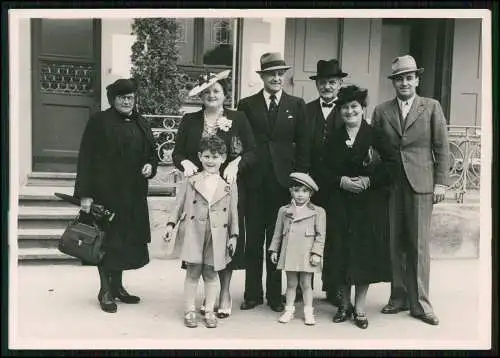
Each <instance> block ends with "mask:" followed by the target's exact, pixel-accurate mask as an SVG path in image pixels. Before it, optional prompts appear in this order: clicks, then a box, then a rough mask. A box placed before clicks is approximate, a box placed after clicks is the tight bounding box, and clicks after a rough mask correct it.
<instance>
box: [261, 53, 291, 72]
mask: <svg viewBox="0 0 500 358" xmlns="http://www.w3.org/2000/svg"><path fill="white" fill-rule="evenodd" d="M290 68H292V66H287V65H286V63H285V60H284V59H283V56H281V54H280V53H279V52H267V53H265V54H263V55H262V56H261V57H260V71H256V72H257V73H262V72H267V71H275V70H288V69H290Z"/></svg>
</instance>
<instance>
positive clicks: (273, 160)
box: [238, 53, 310, 312]
mask: <svg viewBox="0 0 500 358" xmlns="http://www.w3.org/2000/svg"><path fill="white" fill-rule="evenodd" d="M260 66H261V68H260V71H257V72H258V73H259V75H260V77H261V79H262V82H263V84H264V88H263V90H261V91H259V92H258V93H256V94H254V95H252V96H250V97H246V98H243V99H242V100H241V101H240V103H239V104H238V110H239V111H243V112H245V114H246V116H247V118H248V120H249V122H250V125H251V127H252V130H253V134H254V137H255V142H256V144H257V148H256V155H257V161H256V165H255V167H254V168H253V170H252V171H251V172H250V173H249V175H248V180H247V183H248V188H247V190H248V193H247V198H248V199H247V222H246V229H247V232H246V235H247V236H246V249H245V250H246V251H245V256H246V260H245V261H246V277H245V295H244V301H243V303H242V304H241V309H243V310H247V309H252V308H254V307H255V306H257V305H259V304H262V303H263V289H262V271H263V257H264V243H265V244H266V247H265V248H266V253H267V249H268V248H269V245H270V243H271V239H272V237H273V233H274V226H275V223H276V218H277V214H278V210H279V208H280V207H281V206H282V205H285V204H286V203H288V202H289V201H290V196H289V192H288V189H287V188H288V184H289V175H290V173H291V172H293V171H300V172H308V170H309V160H310V153H309V147H310V135H309V132H310V130H309V129H308V123H307V120H306V104H305V102H304V100H303V99H302V98H298V97H295V96H291V95H289V94H287V93H286V92H284V91H283V83H284V75H285V72H286V71H287V70H288V69H290V68H291V67H290V66H287V65H286V63H285V61H284V60H283V58H282V56H281V54H279V53H265V54H263V55H262V56H261V59H260ZM266 272H267V273H266V299H267V303H268V305H269V306H270V307H271V309H272V310H274V311H276V312H281V311H283V309H284V306H283V301H282V296H281V271H277V270H276V266H275V265H274V264H273V263H272V262H271V260H270V257H269V255H267V254H266Z"/></svg>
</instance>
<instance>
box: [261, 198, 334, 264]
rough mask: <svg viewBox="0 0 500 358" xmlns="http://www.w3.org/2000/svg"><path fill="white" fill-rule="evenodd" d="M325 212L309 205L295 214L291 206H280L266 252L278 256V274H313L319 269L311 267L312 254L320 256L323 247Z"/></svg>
mask: <svg viewBox="0 0 500 358" xmlns="http://www.w3.org/2000/svg"><path fill="white" fill-rule="evenodd" d="M325 231H326V214H325V210H324V209H323V208H321V207H319V206H316V205H314V204H312V203H308V204H306V208H304V210H303V211H301V212H299V213H297V212H296V211H295V209H294V206H293V205H292V204H288V205H285V206H282V207H281V208H280V210H279V212H278V218H277V220H276V226H275V228H274V235H273V239H272V241H271V244H270V245H269V249H268V250H269V251H271V252H278V255H279V259H278V264H277V269H278V270H285V271H301V272H302V271H303V272H316V271H320V269H321V267H320V266H319V265H318V266H312V265H311V263H310V261H309V259H310V257H311V254H313V253H314V254H317V255H319V256H323V248H324V245H325V233H326V232H325Z"/></svg>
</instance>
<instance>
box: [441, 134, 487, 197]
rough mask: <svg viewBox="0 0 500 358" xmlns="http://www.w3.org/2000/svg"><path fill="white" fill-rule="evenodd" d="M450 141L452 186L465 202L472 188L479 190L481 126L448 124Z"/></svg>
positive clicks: (450, 187)
mask: <svg viewBox="0 0 500 358" xmlns="http://www.w3.org/2000/svg"><path fill="white" fill-rule="evenodd" d="M448 135H449V142H450V171H449V172H450V186H449V189H450V190H452V191H454V193H455V199H456V200H457V202H459V203H463V201H464V195H465V193H467V191H470V190H479V188H480V187H479V184H480V177H481V127H476V126H457V125H449V126H448Z"/></svg>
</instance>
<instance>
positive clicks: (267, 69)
mask: <svg viewBox="0 0 500 358" xmlns="http://www.w3.org/2000/svg"><path fill="white" fill-rule="evenodd" d="M290 68H292V66H272V67H269V68H266V69H265V70H257V71H255V72H257V73H265V72H271V71H277V70H289V69H290Z"/></svg>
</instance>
